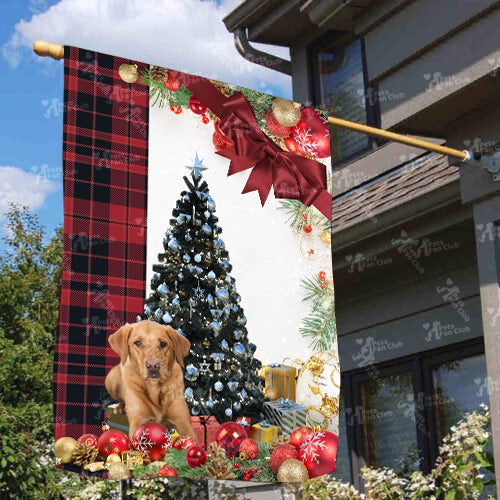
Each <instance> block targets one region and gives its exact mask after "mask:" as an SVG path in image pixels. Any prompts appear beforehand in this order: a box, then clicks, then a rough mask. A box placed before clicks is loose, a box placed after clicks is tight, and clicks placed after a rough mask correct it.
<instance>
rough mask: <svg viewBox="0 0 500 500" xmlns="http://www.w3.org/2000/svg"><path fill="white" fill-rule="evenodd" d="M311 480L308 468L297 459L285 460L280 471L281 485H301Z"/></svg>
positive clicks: (279, 479)
mask: <svg viewBox="0 0 500 500" xmlns="http://www.w3.org/2000/svg"><path fill="white" fill-rule="evenodd" d="M308 479H309V473H308V472H307V469H306V466H305V465H304V464H303V463H302V462H301V461H300V460H297V459H296V458H289V459H288V460H285V461H284V462H283V463H282V464H281V465H280V468H279V469H278V481H279V482H280V483H301V482H302V481H307V480H308Z"/></svg>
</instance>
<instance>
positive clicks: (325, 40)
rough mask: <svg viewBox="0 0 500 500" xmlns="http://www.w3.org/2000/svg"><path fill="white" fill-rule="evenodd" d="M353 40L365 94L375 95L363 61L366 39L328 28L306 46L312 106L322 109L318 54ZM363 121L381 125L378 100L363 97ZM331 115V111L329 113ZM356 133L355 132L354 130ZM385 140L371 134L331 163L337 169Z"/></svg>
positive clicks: (374, 125)
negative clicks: (363, 143) (358, 49)
mask: <svg viewBox="0 0 500 500" xmlns="http://www.w3.org/2000/svg"><path fill="white" fill-rule="evenodd" d="M356 40H360V42H361V63H362V66H363V83H364V92H365V97H366V96H368V95H377V91H378V85H377V84H376V83H374V82H370V81H369V79H368V68H367V62H366V50H365V40H364V38H362V37H356V36H354V35H353V34H352V33H348V32H344V31H338V30H330V31H327V32H326V33H324V34H323V35H321V36H320V37H318V38H317V39H315V40H314V41H313V42H312V43H310V44H309V45H308V46H307V59H308V70H309V74H310V75H312V77H311V78H310V79H309V95H310V96H311V100H312V103H313V105H314V106H316V107H319V108H321V107H322V105H321V82H320V80H321V78H320V73H319V53H320V52H321V51H322V50H324V49H325V48H327V47H329V48H341V47H346V46H348V45H350V44H351V43H353V42H355V41H356ZM365 103H366V106H365V110H366V121H367V125H369V126H372V127H380V123H381V119H380V103H379V100H378V99H366V100H365ZM329 115H330V113H329ZM353 133H356V132H353ZM385 142H387V141H385V140H384V139H381V138H378V137H374V136H372V135H369V136H368V145H367V146H366V147H365V148H363V149H361V150H359V151H357V152H355V153H353V154H351V155H349V156H346V157H345V158H342V159H341V160H339V161H337V162H334V165H333V169H334V170H338V169H339V168H341V167H343V166H345V165H347V164H349V163H352V162H353V161H354V160H357V159H359V158H361V157H363V156H365V155H366V154H367V153H370V152H372V151H375V150H376V149H377V148H379V147H380V146H381V145H383V144H385Z"/></svg>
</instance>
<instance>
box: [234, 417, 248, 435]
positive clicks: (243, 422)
mask: <svg viewBox="0 0 500 500" xmlns="http://www.w3.org/2000/svg"><path fill="white" fill-rule="evenodd" d="M236 422H237V423H238V424H240V425H241V426H243V427H244V428H245V430H246V431H247V436H248V437H250V427H251V426H252V419H251V418H248V417H236Z"/></svg>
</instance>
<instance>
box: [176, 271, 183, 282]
mask: <svg viewBox="0 0 500 500" xmlns="http://www.w3.org/2000/svg"><path fill="white" fill-rule="evenodd" d="M177 279H178V280H179V281H182V280H183V279H184V275H183V274H182V273H179V274H178V275H177Z"/></svg>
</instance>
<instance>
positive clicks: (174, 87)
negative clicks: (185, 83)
mask: <svg viewBox="0 0 500 500" xmlns="http://www.w3.org/2000/svg"><path fill="white" fill-rule="evenodd" d="M163 85H165V88H166V89H168V90H171V91H172V92H177V91H178V90H180V88H181V87H182V83H181V82H180V81H179V80H177V78H175V77H174V76H172V75H171V74H170V73H169V74H168V77H167V79H166V80H165V81H164V82H163Z"/></svg>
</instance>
